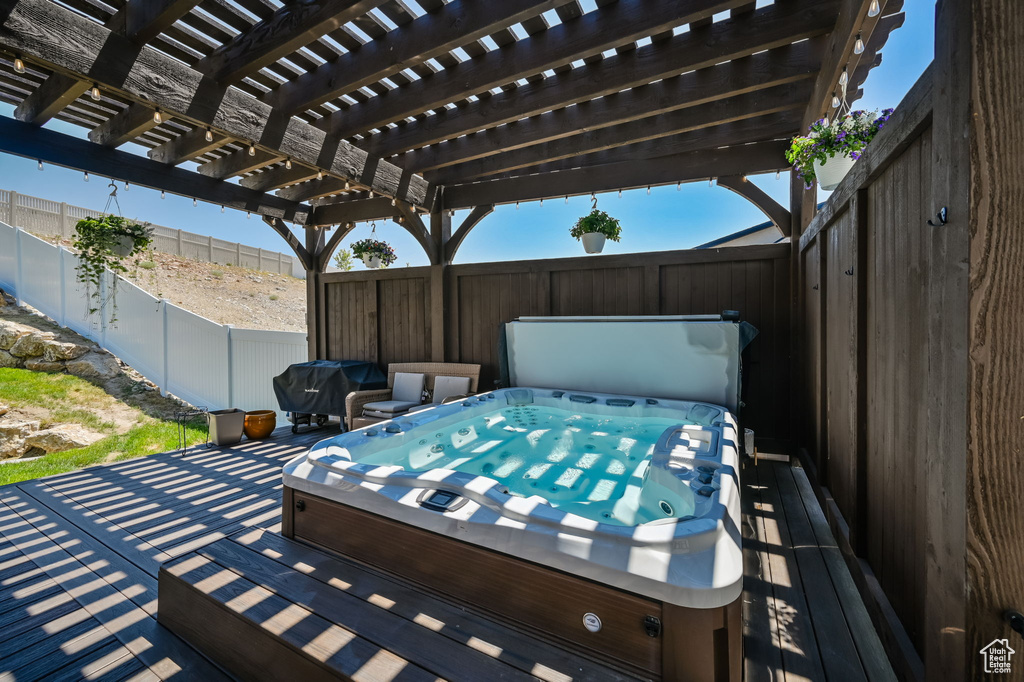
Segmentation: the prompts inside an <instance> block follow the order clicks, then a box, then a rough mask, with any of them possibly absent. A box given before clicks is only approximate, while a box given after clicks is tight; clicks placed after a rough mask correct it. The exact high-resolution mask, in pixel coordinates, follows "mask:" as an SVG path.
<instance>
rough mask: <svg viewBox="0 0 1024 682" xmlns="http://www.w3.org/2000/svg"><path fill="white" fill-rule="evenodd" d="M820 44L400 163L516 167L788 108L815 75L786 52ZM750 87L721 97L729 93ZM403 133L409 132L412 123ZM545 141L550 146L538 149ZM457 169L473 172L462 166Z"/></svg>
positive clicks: (521, 124)
mask: <svg viewBox="0 0 1024 682" xmlns="http://www.w3.org/2000/svg"><path fill="white" fill-rule="evenodd" d="M813 44H814V42H813V41H808V42H806V43H800V44H799V45H798V46H790V47H785V48H778V49H776V50H771V51H768V52H765V53H762V54H760V55H754V56H752V57H747V58H744V59H741V60H736V61H732V62H729V63H728V64H720V65H717V66H712V67H710V68H708V69H701V70H700V71H695V72H693V73H689V74H683V75H681V76H676V77H675V78H671V79H668V81H659V82H658V83H651V84H649V85H644V86H642V87H639V88H633V89H631V90H626V91H624V92H618V93H615V94H613V95H610V96H608V97H603V98H601V99H598V100H592V101H590V102H584V103H580V104H579V105H577V106H575V107H567V108H563V109H558V110H556V111H551V112H547V113H545V114H541V115H540V116H534V117H531V118H528V119H524V120H519V121H513V122H512V123H509V124H508V125H507V126H500V127H498V128H490V129H488V130H483V131H480V132H478V133H473V134H471V135H467V136H464V137H460V138H457V139H454V140H448V141H446V142H442V143H440V144H438V145H436V146H430V147H427V148H424V149H418V150H416V151H412V152H409V153H407V154H405V155H404V156H402V157H401V158H400V159H399V162H400V163H401V164H402V166H403V167H405V168H408V169H409V170H413V171H417V172H422V171H430V170H434V169H436V168H439V167H443V166H453V165H455V164H459V163H465V162H467V161H472V160H474V159H476V158H480V157H488V158H489V157H490V156H491V155H495V154H497V155H500V156H501V157H503V158H505V159H508V160H509V161H503V162H502V163H503V164H504V165H503V166H501V167H502V168H516V167H520V166H529V165H533V164H536V163H541V162H543V161H548V160H555V159H558V158H562V157H564V156H570V155H574V154H585V153H588V152H593V151H601V150H603V149H609V148H611V147H616V146H619V145H622V144H629V143H631V142H642V141H644V140H649V139H654V138H658V137H664V136H666V135H672V134H676V133H683V132H688V131H691V130H696V129H699V128H704V127H707V126H712V125H718V124H721V123H729V122H731V121H735V120H741V119H743V118H753V117H756V116H760V115H763V114H770V113H776V112H779V111H785V110H788V109H792V108H793V105H794V103H795V102H800V103H801V106H802V105H803V103H805V102H806V97H805V95H806V94H807V85H806V84H807V83H809V81H806V79H804V80H802V81H801V80H797V79H798V78H801V77H804V76H806V73H807V70H809V69H810V68H811V63H810V60H809V59H808V60H806V61H801V60H799V59H786V58H785V57H784V53H786V52H795V51H805V52H806V51H809V50H810V46H811V45H813ZM794 81H796V82H794ZM780 84H781V85H780ZM771 86H775V87H771ZM757 88H763V89H757ZM750 90H753V91H752V92H746V94H741V95H738V96H733V97H728V98H725V99H722V98H721V97H722V95H723V93H728V94H732V93H736V92H744V91H750ZM647 114H650V115H647ZM395 132H396V134H397V135H398V136H402V135H403V134H404V129H401V130H399V129H396V131H395ZM386 135H387V134H386V133H385V136H386ZM539 144H543V147H542V148H536V146H535V145H539ZM398 151H401V149H398ZM512 159H519V161H517V162H513V161H511V160H512ZM453 173H454V174H456V175H458V174H462V175H464V176H467V177H468V176H469V174H468V173H465V172H461V171H459V170H453Z"/></svg>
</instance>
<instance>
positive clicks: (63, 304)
mask: <svg viewBox="0 0 1024 682" xmlns="http://www.w3.org/2000/svg"><path fill="white" fill-rule="evenodd" d="M63 208H64V204H61V209H63ZM63 226H64V217H63V215H62V216H61V227H62V228H63ZM61 231H62V232H63V229H62V230H61ZM57 249H58V251H57V253H58V256H59V257H58V259H57V267H58V268H59V269H60V319H58V320H57V322H58V323H59V324H60V326H62V327H67V326H68V325H67V315H68V283H67V275H66V274H65V272H64V271H65V270H66V269H67V268H65V267H64V254H65V253H66V251H67V250H66V249H65V248H64V246H63V245H60V246H58V247H57Z"/></svg>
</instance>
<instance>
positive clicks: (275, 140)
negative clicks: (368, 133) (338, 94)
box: [0, 0, 426, 205]
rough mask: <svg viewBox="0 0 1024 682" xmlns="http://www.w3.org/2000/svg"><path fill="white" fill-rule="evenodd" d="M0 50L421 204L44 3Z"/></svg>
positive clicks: (262, 109)
mask: <svg viewBox="0 0 1024 682" xmlns="http://www.w3.org/2000/svg"><path fill="white" fill-rule="evenodd" d="M0 44H3V45H5V46H6V47H8V48H9V49H12V50H17V51H18V52H21V53H23V54H25V55H26V56H27V57H31V58H33V59H36V60H39V61H41V62H43V63H44V64H46V65H47V66H48V67H50V68H53V69H55V70H57V71H59V72H62V73H65V74H66V75H71V76H78V77H80V78H82V79H84V80H89V81H92V80H95V81H97V82H99V83H100V85H101V86H102V87H104V89H111V90H114V91H116V92H118V93H119V94H120V95H122V96H124V97H127V98H128V99H130V100H135V101H138V100H144V101H147V102H149V103H151V104H152V105H153V106H159V107H160V108H161V110H163V111H166V112H167V114H168V115H170V116H174V117H175V118H181V119H182V120H184V121H187V122H189V123H191V124H192V125H195V126H211V127H213V128H214V129H215V132H218V133H221V134H223V135H227V136H230V137H233V138H235V139H238V140H243V141H255V142H256V143H257V144H259V145H261V146H262V147H265V148H266V149H268V150H275V152H279V153H280V155H281V156H282V157H283V156H290V157H292V158H293V159H296V160H298V161H301V162H303V163H306V164H307V165H311V166H317V167H321V168H324V169H325V170H327V171H329V172H332V173H335V174H337V175H340V176H342V177H347V178H351V179H353V180H357V181H359V182H361V183H362V184H364V185H368V186H371V187H373V189H375V190H376V191H379V192H381V193H383V194H388V195H395V194H398V195H400V196H401V197H402V198H404V199H407V200H409V201H411V202H412V203H415V204H420V205H421V204H422V203H423V202H424V201H425V199H426V185H425V183H424V182H423V181H422V179H421V178H418V177H415V176H411V175H407V174H405V173H403V171H402V170H401V169H400V168H397V167H395V166H393V165H392V164H390V163H388V162H386V161H373V162H370V163H367V155H366V153H365V152H363V151H361V150H358V149H356V148H354V147H352V146H351V145H350V144H348V143H346V142H343V141H328V140H326V136H325V134H324V132H323V131H321V130H318V129H316V128H314V127H313V126H311V125H309V124H307V123H305V122H303V121H300V120H297V119H284V118H282V117H280V116H278V115H277V114H276V113H275V112H274V111H273V110H272V108H271V107H270V106H268V105H266V104H263V103H261V102H259V101H257V100H255V99H253V98H252V97H251V96H249V95H247V94H245V93H243V92H241V91H239V90H237V89H234V88H225V87H223V86H219V85H216V84H215V83H214V82H213V81H212V80H211V79H209V78H208V77H203V76H202V74H200V73H199V72H198V71H195V70H194V69H191V68H189V67H188V66H186V65H184V64H182V63H181V62H179V61H177V60H175V59H173V58H171V57H169V56H168V55H165V54H162V53H161V52H159V51H157V50H156V49H154V48H152V47H139V46H136V45H134V44H133V43H131V42H130V41H128V40H127V39H125V38H123V37H121V36H119V35H117V34H115V33H112V32H111V31H110V30H108V29H106V28H104V27H103V26H100V25H98V24H96V23H95V22H93V21H90V20H89V19H86V18H85V17H82V16H79V15H77V14H75V13H74V12H71V11H70V10H66V9H63V8H61V7H58V6H57V5H54V4H53V3H50V2H47V1H46V0H19V1H18V2H17V3H16V6H15V7H14V8H13V10H12V11H11V12H10V13H8V14H7V15H6V16H5V17H4V23H3V25H2V26H0Z"/></svg>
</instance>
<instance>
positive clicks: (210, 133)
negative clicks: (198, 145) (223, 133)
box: [206, 128, 213, 142]
mask: <svg viewBox="0 0 1024 682" xmlns="http://www.w3.org/2000/svg"><path fill="white" fill-rule="evenodd" d="M206 141H207V142H213V131H212V130H210V129H209V128H207V129H206Z"/></svg>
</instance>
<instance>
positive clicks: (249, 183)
mask: <svg viewBox="0 0 1024 682" xmlns="http://www.w3.org/2000/svg"><path fill="white" fill-rule="evenodd" d="M316 174H317V171H316V170H314V169H312V168H307V167H306V166H302V165H299V164H297V163H296V164H292V167H291V169H290V170H289V169H288V168H285V167H284V166H278V167H276V168H270V169H266V170H264V171H263V172H262V173H254V174H252V175H249V176H247V177H244V178H242V179H241V180H239V181H238V183H239V184H240V185H242V186H243V187H248V188H249V189H255V190H259V191H260V192H269V191H270V190H272V189H280V188H281V187H287V186H288V185H294V184H295V183H298V182H305V181H306V180H310V179H312V178H315V177H316Z"/></svg>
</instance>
